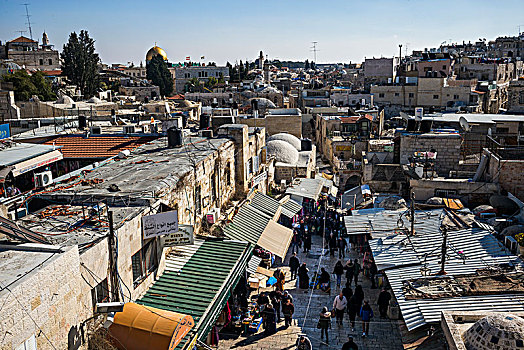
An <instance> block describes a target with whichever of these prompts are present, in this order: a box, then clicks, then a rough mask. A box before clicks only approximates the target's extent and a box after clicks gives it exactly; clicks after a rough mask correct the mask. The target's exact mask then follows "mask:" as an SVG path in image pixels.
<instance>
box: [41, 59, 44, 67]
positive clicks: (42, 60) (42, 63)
mask: <svg viewBox="0 0 524 350" xmlns="http://www.w3.org/2000/svg"><path fill="white" fill-rule="evenodd" d="M40 65H41V66H43V65H44V59H42V58H41V59H40Z"/></svg>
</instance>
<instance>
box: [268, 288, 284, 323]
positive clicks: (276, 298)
mask: <svg viewBox="0 0 524 350" xmlns="http://www.w3.org/2000/svg"><path fill="white" fill-rule="evenodd" d="M269 298H270V299H271V304H273V308H274V309H275V312H276V315H277V323H279V322H280V320H281V318H280V309H281V306H282V292H281V291H279V290H274V291H272V292H270V293H269Z"/></svg>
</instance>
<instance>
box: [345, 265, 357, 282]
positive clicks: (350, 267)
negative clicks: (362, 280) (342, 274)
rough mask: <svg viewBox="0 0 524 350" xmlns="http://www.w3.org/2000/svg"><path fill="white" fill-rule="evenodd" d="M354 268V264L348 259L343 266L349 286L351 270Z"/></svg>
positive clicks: (351, 275) (351, 276) (351, 280)
mask: <svg viewBox="0 0 524 350" xmlns="http://www.w3.org/2000/svg"><path fill="white" fill-rule="evenodd" d="M354 269H355V265H354V264H353V261H351V260H349V261H348V262H347V264H346V266H344V270H346V279H347V283H349V285H350V286H351V283H353V279H354V277H353V270H354Z"/></svg>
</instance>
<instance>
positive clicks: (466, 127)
mask: <svg viewBox="0 0 524 350" xmlns="http://www.w3.org/2000/svg"><path fill="white" fill-rule="evenodd" d="M459 123H460V127H461V128H462V129H463V130H464V131H466V132H468V131H470V130H471V126H469V123H468V121H467V120H466V118H464V117H460V118H459Z"/></svg>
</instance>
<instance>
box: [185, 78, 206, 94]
mask: <svg viewBox="0 0 524 350" xmlns="http://www.w3.org/2000/svg"><path fill="white" fill-rule="evenodd" d="M184 87H185V90H186V92H202V84H200V81H199V80H198V79H197V78H191V79H189V80H188V81H187V82H186V85H185V86H184Z"/></svg>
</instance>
